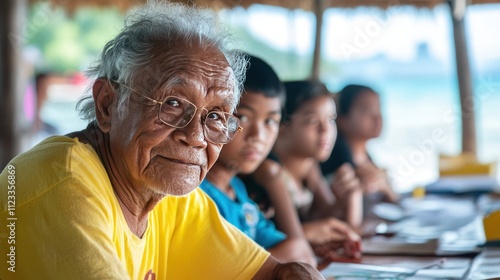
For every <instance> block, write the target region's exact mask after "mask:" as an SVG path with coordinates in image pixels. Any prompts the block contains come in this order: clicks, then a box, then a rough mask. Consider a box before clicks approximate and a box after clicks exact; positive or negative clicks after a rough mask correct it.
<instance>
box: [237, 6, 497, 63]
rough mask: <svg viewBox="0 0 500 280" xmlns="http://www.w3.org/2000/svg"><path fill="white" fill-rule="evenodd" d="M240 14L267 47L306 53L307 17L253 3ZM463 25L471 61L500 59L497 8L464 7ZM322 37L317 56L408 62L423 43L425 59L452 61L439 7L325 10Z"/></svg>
mask: <svg viewBox="0 0 500 280" xmlns="http://www.w3.org/2000/svg"><path fill="white" fill-rule="evenodd" d="M240 13H244V12H243V11H240ZM245 15H246V18H247V19H248V27H249V30H250V31H251V32H252V33H253V35H254V36H256V37H258V38H261V39H262V40H265V41H266V42H269V44H270V45H272V46H274V47H276V48H278V49H281V50H294V51H296V52H297V53H301V54H308V53H311V52H312V47H313V34H314V32H313V31H314V24H315V23H314V20H315V18H314V14H313V13H311V12H306V11H302V10H294V11H288V10H285V9H282V8H276V7H269V6H258V5H254V6H252V7H250V8H249V9H248V10H247V12H246V13H245ZM465 23H466V32H467V36H468V43H469V49H470V53H471V56H473V59H474V61H476V62H477V63H478V64H484V63H488V62H490V61H492V60H500V28H499V27H500V4H489V5H474V6H471V7H469V9H468V11H467V14H466V21H465ZM270 26H272V28H270ZM323 38H324V39H323V46H322V48H323V49H322V53H323V55H324V56H326V57H327V58H330V59H333V60H350V59H363V58H369V57H373V56H375V55H378V54H385V55H387V56H388V57H390V58H393V59H396V60H401V61H411V60H413V59H414V58H415V56H416V54H417V49H416V46H418V44H419V43H427V44H428V46H429V51H430V53H431V55H432V56H434V57H435V58H437V59H439V60H442V61H443V62H449V61H450V60H452V59H454V57H453V56H454V53H453V52H452V51H453V37H452V25H451V19H450V16H449V9H448V7H446V6H444V5H441V6H437V7H436V8H434V9H420V10H417V9H414V8H411V7H395V8H391V9H388V10H387V11H382V10H379V9H375V8H358V9H348V10H345V9H329V10H327V11H326V13H325V18H324V27H323Z"/></svg>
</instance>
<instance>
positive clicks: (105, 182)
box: [0, 1, 323, 280]
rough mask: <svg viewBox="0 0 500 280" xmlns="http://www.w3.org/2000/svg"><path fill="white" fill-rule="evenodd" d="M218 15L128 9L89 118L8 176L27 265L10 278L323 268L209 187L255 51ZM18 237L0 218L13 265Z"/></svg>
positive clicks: (2, 196)
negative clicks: (242, 49) (266, 235)
mask: <svg viewBox="0 0 500 280" xmlns="http://www.w3.org/2000/svg"><path fill="white" fill-rule="evenodd" d="M219 25H220V24H219V23H218V22H217V16H216V14H214V13H213V12H212V11H210V10H203V9H198V8H195V7H187V6H183V5H176V4H169V3H168V2H163V1H161V2H155V1H148V3H147V4H146V6H144V7H142V8H139V9H138V10H135V12H133V13H132V14H131V15H129V17H127V21H126V24H125V27H124V29H123V30H122V31H121V32H120V33H119V34H118V35H117V37H116V38H114V39H113V40H111V41H110V42H109V43H107V44H106V46H105V47H104V50H103V53H102V55H101V57H100V59H99V60H98V61H97V64H96V65H95V67H94V68H93V69H91V71H90V74H91V76H92V78H95V81H94V83H93V86H92V87H91V89H90V90H91V93H92V95H91V96H89V97H88V98H86V99H84V100H83V101H82V102H83V103H81V105H82V107H81V109H82V113H83V114H84V115H85V116H86V117H87V119H88V120H89V122H90V123H89V125H88V127H87V128H86V129H84V130H82V131H79V132H75V133H72V134H71V135H66V136H55V137H50V138H48V139H46V140H44V141H42V142H41V143H40V144H38V145H37V146H35V147H34V148H33V149H31V150H29V151H28V152H26V153H23V154H21V155H19V156H17V157H16V158H14V159H13V160H12V161H11V162H10V163H9V165H8V166H7V167H6V168H5V169H4V170H3V171H2V173H1V174H0V182H2V184H1V185H0V186H1V187H0V220H2V221H6V220H8V218H9V217H11V215H13V214H14V215H15V217H16V219H17V220H15V241H16V243H15V248H14V254H15V263H14V264H12V266H14V268H13V270H15V272H11V270H9V269H6V268H5V267H3V269H1V270H0V278H1V279H117V280H118V279H119V280H123V279H190V280H191V279H252V278H253V279H323V277H322V276H321V275H320V274H319V272H318V271H316V270H315V269H314V268H313V267H312V266H310V265H308V264H301V263H287V264H281V263H280V262H278V261H277V260H276V259H275V258H274V257H272V256H270V255H269V253H268V252H266V251H265V250H264V249H263V248H261V247H260V246H258V245H257V244H255V242H253V241H252V240H251V239H250V238H248V237H247V236H245V235H244V234H243V233H241V231H239V230H238V229H237V228H235V227H234V226H232V225H231V224H229V223H228V222H227V221H225V220H224V219H223V218H222V217H221V216H220V215H219V214H218V211H217V207H216V205H215V204H214V203H213V201H212V200H211V199H210V198H209V197H208V196H207V195H206V194H205V193H204V192H203V191H202V190H200V189H199V188H197V187H198V185H199V184H200V183H201V181H202V180H203V178H204V177H205V175H206V174H207V172H208V170H209V169H210V167H212V165H213V164H214V162H215V161H216V159H217V157H218V155H219V152H220V150H221V148H222V146H223V145H224V144H225V143H228V142H229V141H230V140H231V139H232V138H233V137H234V136H235V135H236V133H237V132H238V127H239V124H238V123H239V121H238V119H237V118H236V117H234V116H233V115H232V113H233V112H234V109H235V108H236V104H237V103H238V100H239V97H240V89H239V85H240V84H241V83H242V81H243V76H244V69H245V67H246V60H245V58H244V57H243V56H242V55H241V54H240V53H239V52H237V51H234V50H232V49H231V48H230V47H229V46H230V43H231V42H230V41H229V38H230V37H228V34H227V33H226V32H223V31H222V30H221V29H220V28H219V27H218V26H219ZM4 182H8V184H9V185H7V184H6V183H4ZM12 186H14V188H15V210H12V209H9V208H8V205H10V203H9V201H10V200H8V199H9V197H10V196H11V193H9V192H10V191H12V188H13V187H12ZM9 210H10V211H15V212H10V211H9ZM9 234H10V229H9V227H6V226H2V227H0V238H1V240H0V244H1V246H0V255H1V257H0V260H1V261H2V264H3V266H5V264H8V265H11V264H9V262H8V260H9V259H8V258H11V257H9V254H12V252H11V251H12V248H13V246H14V245H11V246H6V244H7V237H8V236H9Z"/></svg>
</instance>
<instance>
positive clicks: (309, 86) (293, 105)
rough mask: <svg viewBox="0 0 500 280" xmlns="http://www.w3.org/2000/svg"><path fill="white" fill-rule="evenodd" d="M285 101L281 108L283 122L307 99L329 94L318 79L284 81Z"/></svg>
mask: <svg viewBox="0 0 500 280" xmlns="http://www.w3.org/2000/svg"><path fill="white" fill-rule="evenodd" d="M284 84H285V89H286V102H285V108H284V110H283V113H282V115H283V122H288V121H289V120H290V117H291V116H292V115H293V114H294V113H295V112H296V111H297V110H298V109H299V108H300V107H301V106H302V105H303V104H304V103H305V102H307V101H309V100H312V99H315V98H316V97H319V96H323V95H330V94H331V92H330V91H329V90H328V88H327V87H326V86H325V84H323V83H322V82H319V81H313V80H304V81H290V82H285V83H284Z"/></svg>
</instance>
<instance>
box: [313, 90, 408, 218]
mask: <svg viewBox="0 0 500 280" xmlns="http://www.w3.org/2000/svg"><path fill="white" fill-rule="evenodd" d="M337 113H338V117H337V123H338V131H339V133H338V137H337V142H335V146H334V148H333V151H332V153H331V155H330V157H329V159H328V160H326V161H325V162H323V163H322V164H321V169H322V171H323V174H325V175H326V176H328V175H330V174H332V173H334V172H335V171H336V170H338V169H339V168H341V167H342V166H345V165H349V166H352V167H353V168H354V170H355V172H356V177H357V178H358V179H359V180H360V183H361V187H362V189H363V192H364V194H365V196H371V197H372V198H373V196H381V198H382V199H384V200H386V201H388V202H396V201H398V199H399V196H398V194H397V193H395V192H394V190H393V189H392V188H391V186H390V183H389V180H388V177H387V175H386V173H385V172H384V171H383V170H382V169H380V168H378V167H377V166H376V165H375V163H374V162H373V161H372V159H371V157H370V155H369V154H368V151H367V148H366V144H367V142H368V141H369V140H370V139H373V138H376V137H379V136H380V132H381V130H382V115H381V113H380V98H379V96H378V94H377V93H376V92H375V91H374V90H373V89H371V88H369V87H366V86H362V85H348V86H346V87H344V88H343V89H342V90H341V91H340V92H339V93H338V95H337ZM346 191H348V190H346ZM377 200H378V199H377ZM367 210H368V209H367Z"/></svg>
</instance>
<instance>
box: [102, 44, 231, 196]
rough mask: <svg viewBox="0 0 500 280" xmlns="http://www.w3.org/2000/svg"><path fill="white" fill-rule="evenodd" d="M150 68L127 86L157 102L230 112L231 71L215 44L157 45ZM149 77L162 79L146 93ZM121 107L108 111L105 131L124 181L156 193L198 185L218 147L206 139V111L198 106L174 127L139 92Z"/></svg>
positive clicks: (181, 192) (184, 190) (182, 191)
mask: <svg viewBox="0 0 500 280" xmlns="http://www.w3.org/2000/svg"><path fill="white" fill-rule="evenodd" d="M165 49H167V50H165ZM149 66H150V68H149V70H150V71H144V72H143V73H144V76H143V77H137V81H138V82H135V81H136V80H134V83H133V84H131V85H127V86H129V87H130V88H132V89H134V90H136V91H137V92H139V93H141V94H143V95H146V96H148V97H150V98H152V99H155V100H158V101H163V100H165V98H166V97H168V96H176V97H180V98H183V99H186V100H188V101H190V102H191V103H193V104H194V105H195V106H196V107H198V108H206V109H207V110H208V111H211V110H219V111H223V112H228V113H231V110H232V109H233V108H232V106H233V105H232V104H235V103H234V101H235V100H234V99H235V96H234V95H235V93H234V92H233V87H232V85H233V81H234V75H233V72H232V70H231V68H230V67H229V64H228V63H227V61H226V59H225V58H224V56H223V55H222V54H221V53H220V52H219V51H218V50H216V49H215V48H210V47H208V48H207V47H205V48H200V47H199V46H197V45H192V46H185V45H182V46H178V47H177V48H175V47H174V48H172V47H171V46H169V47H163V50H162V49H161V47H160V48H159V49H158V50H157V51H156V52H153V59H152V63H151V64H150V65H149ZM151 69H152V70H151ZM145 70H148V69H145ZM148 75H149V76H148ZM150 75H157V76H156V77H162V79H163V82H161V81H160V82H159V83H158V85H159V86H154V87H151V88H156V90H153V91H150V92H147V91H146V90H144V88H146V86H144V84H145V83H147V82H144V81H148V82H150V81H155V79H152V78H151V76H150ZM141 81H142V82H141ZM125 106H126V109H125V110H124V111H123V112H122V117H120V116H119V115H118V114H117V113H116V112H115V113H114V114H112V120H111V127H110V131H109V135H110V146H111V149H112V156H113V160H114V161H115V163H116V164H117V166H118V167H117V169H118V172H120V173H121V175H122V176H125V177H126V179H127V180H129V182H127V183H129V184H131V185H132V186H133V187H135V188H144V187H145V188H147V189H149V190H150V191H151V192H153V193H155V194H158V195H185V194H187V193H189V192H190V191H192V190H193V189H194V188H196V187H197V186H198V185H199V184H200V182H201V181H202V180H203V178H204V177H205V175H206V174H207V171H208V169H209V168H210V167H211V166H212V165H213V164H214V162H215V161H216V159H217V157H218V155H219V152H220V150H221V148H222V145H221V144H213V143H211V142H208V141H207V140H206V138H205V137H204V131H203V124H202V119H203V118H204V117H205V116H206V114H207V111H205V110H199V109H198V110H197V111H196V114H195V116H194V117H193V119H192V121H191V122H190V123H189V124H188V125H187V126H186V127H184V128H173V127H170V126H168V125H166V124H164V123H162V122H161V121H160V120H159V119H158V110H159V106H158V105H157V104H155V103H154V102H152V101H151V100H147V99H145V98H144V97H141V96H140V95H138V94H134V93H131V96H130V99H129V100H128V102H127V104H125Z"/></svg>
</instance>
